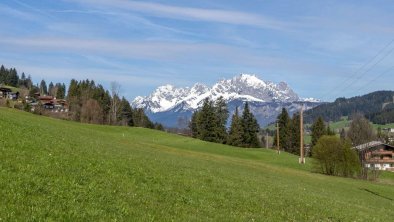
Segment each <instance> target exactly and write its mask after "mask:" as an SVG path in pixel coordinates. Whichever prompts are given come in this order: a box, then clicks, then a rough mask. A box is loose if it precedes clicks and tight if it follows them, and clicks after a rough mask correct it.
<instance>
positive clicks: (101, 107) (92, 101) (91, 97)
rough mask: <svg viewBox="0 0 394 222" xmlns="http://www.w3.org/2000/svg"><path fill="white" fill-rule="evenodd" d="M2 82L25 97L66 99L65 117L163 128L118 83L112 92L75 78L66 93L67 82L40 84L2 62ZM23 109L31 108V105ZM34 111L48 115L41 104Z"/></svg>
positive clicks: (90, 121)
mask: <svg viewBox="0 0 394 222" xmlns="http://www.w3.org/2000/svg"><path fill="white" fill-rule="evenodd" d="M0 83H1V84H4V85H7V86H12V87H17V88H19V89H20V91H22V92H24V93H22V95H21V96H23V98H24V96H27V95H29V96H30V97H32V98H34V96H35V95H36V94H37V93H39V94H40V95H47V96H53V97H56V98H57V99H67V102H68V105H69V112H68V113H67V117H66V118H67V119H70V120H73V121H78V122H83V123H94V124H107V125H124V126H136V127H145V128H152V129H158V130H164V127H163V126H162V125H161V124H159V123H153V122H152V121H151V120H150V119H149V118H148V116H147V115H146V114H145V112H144V110H143V109H139V108H132V107H131V105H130V103H129V101H128V100H127V99H126V98H125V97H121V96H120V93H119V91H120V85H119V84H117V83H116V82H113V83H111V91H108V90H106V89H104V87H103V86H102V85H100V84H96V83H95V82H94V81H93V80H88V79H87V80H82V81H77V80H75V79H72V80H71V81H70V84H69V88H68V92H67V88H66V85H65V84H64V83H55V84H54V83H53V82H50V83H49V84H47V83H46V81H45V80H44V79H43V80H41V82H40V84H36V85H34V84H33V81H32V78H31V76H30V75H29V76H28V77H26V75H25V73H22V75H21V77H19V75H18V72H17V71H16V69H15V68H11V69H7V68H5V67H4V66H3V65H2V66H1V67H0ZM24 102H25V101H24ZM25 105H26V104H25ZM26 107H28V106H26ZM21 109H24V110H26V111H30V109H29V108H24V107H23V108H21ZM35 113H37V114H46V112H45V110H44V109H43V108H42V107H37V109H35ZM55 117H56V116H55Z"/></svg>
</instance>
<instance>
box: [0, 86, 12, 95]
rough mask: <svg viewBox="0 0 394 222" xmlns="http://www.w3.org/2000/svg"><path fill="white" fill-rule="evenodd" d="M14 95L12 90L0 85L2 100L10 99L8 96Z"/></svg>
mask: <svg viewBox="0 0 394 222" xmlns="http://www.w3.org/2000/svg"><path fill="white" fill-rule="evenodd" d="M11 93H12V90H11V89H10V88H7V87H4V86H1V85H0V98H8V96H9V95H10V94H11Z"/></svg>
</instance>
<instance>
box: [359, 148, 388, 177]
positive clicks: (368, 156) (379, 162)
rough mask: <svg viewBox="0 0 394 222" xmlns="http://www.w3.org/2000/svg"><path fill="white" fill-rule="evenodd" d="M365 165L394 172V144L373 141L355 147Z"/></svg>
mask: <svg viewBox="0 0 394 222" xmlns="http://www.w3.org/2000/svg"><path fill="white" fill-rule="evenodd" d="M354 149H356V150H357V151H358V153H359V157H360V160H361V162H362V164H363V166H364V167H367V168H370V169H377V170H388V171H393V172H394V158H393V157H394V146H391V145H388V144H385V143H382V142H380V141H372V142H369V143H366V144H362V145H359V146H356V147H354Z"/></svg>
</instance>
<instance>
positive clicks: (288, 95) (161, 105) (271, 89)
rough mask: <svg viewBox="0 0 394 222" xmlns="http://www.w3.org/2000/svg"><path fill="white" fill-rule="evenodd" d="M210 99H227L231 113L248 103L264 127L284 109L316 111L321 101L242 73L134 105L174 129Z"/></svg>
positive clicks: (161, 92)
mask: <svg viewBox="0 0 394 222" xmlns="http://www.w3.org/2000/svg"><path fill="white" fill-rule="evenodd" d="M207 97H209V98H210V99H213V100H215V99H217V98H219V97H223V98H224V99H225V100H226V101H227V103H228V106H229V110H230V113H231V112H233V111H234V109H235V107H236V106H240V107H241V106H242V103H244V102H245V101H248V102H249V103H250V107H251V110H252V111H253V112H254V113H255V115H256V117H257V119H258V120H259V122H260V124H262V125H265V124H267V123H269V122H270V121H272V120H274V119H275V118H276V116H277V114H278V113H279V112H280V110H281V109H282V107H285V108H288V109H289V111H290V112H292V110H293V112H295V111H296V110H297V109H299V108H300V107H301V106H302V104H306V107H307V108H312V107H314V106H315V105H318V104H319V102H320V101H318V100H316V99H313V98H307V99H301V98H299V96H298V95H297V94H296V93H295V92H294V91H293V90H292V89H291V88H290V87H289V86H288V85H287V84H286V83H285V82H280V83H278V84H276V83H273V82H270V81H264V80H261V79H259V78H257V77H256V76H255V75H249V74H241V75H239V76H236V77H234V78H232V79H224V80H221V81H219V82H218V83H216V84H215V85H213V86H212V87H208V86H206V85H203V84H200V83H196V84H195V85H194V86H192V87H185V88H177V87H175V86H172V85H165V86H160V87H158V88H157V89H156V90H155V91H154V92H153V93H152V94H151V95H149V96H146V97H141V96H139V97H137V98H135V99H134V101H133V102H132V106H133V107H136V108H143V109H145V111H146V112H147V114H148V116H149V117H150V118H151V119H152V120H153V121H158V122H161V123H163V124H165V125H167V126H171V127H184V126H181V125H182V124H183V125H184V123H182V124H180V122H187V119H188V118H190V116H191V114H192V112H193V111H194V110H196V109H198V108H200V107H201V105H202V102H203V100H204V99H205V98H207Z"/></svg>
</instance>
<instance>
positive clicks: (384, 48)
mask: <svg viewBox="0 0 394 222" xmlns="http://www.w3.org/2000/svg"><path fill="white" fill-rule="evenodd" d="M393 43H394V38H393V39H392V40H391V41H390V42H389V43H388V44H386V45H385V46H384V47H383V48H382V49H380V50H379V52H378V53H377V54H375V55H374V56H373V57H372V59H370V60H368V62H367V63H364V64H363V65H362V66H361V67H360V68H358V69H357V70H356V71H355V72H354V73H353V74H352V75H351V76H350V77H348V78H347V79H346V80H345V81H343V82H341V83H340V84H339V85H337V86H336V87H335V88H334V89H333V90H329V91H328V92H327V93H326V94H325V95H324V96H323V97H322V99H328V98H329V97H328V96H330V95H332V94H333V92H334V93H335V92H336V91H337V90H338V89H340V88H342V87H343V86H344V85H345V84H346V83H347V82H349V81H350V80H352V79H353V78H355V77H356V76H357V75H358V74H359V72H360V71H362V70H363V69H364V68H366V67H367V66H368V65H369V64H370V63H372V62H373V61H374V60H375V59H376V58H378V57H379V55H380V54H381V53H383V52H384V51H385V50H386V49H387V48H389V47H390V46H391V45H392V44H393ZM393 49H394V48H393ZM393 49H392V50H390V52H389V53H388V54H390V53H391V52H392V51H393ZM388 54H386V55H385V56H384V57H383V59H384V58H386V57H387V56H388ZM383 59H381V60H379V61H378V62H377V63H375V64H374V65H372V68H373V67H374V66H376V65H377V64H378V63H380V62H381V61H382V60H383ZM372 68H371V67H370V69H368V71H370V70H371V69H372ZM368 71H367V72H368ZM365 74H366V72H364V73H361V75H362V76H363V75H365ZM358 79H360V78H358ZM350 85H352V82H351V83H350V84H349V86H350ZM346 88H347V87H345V88H343V89H346ZM341 91H342V90H341Z"/></svg>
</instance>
